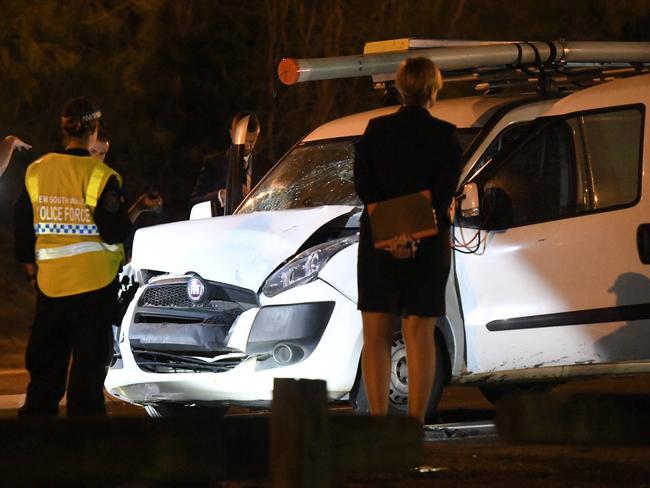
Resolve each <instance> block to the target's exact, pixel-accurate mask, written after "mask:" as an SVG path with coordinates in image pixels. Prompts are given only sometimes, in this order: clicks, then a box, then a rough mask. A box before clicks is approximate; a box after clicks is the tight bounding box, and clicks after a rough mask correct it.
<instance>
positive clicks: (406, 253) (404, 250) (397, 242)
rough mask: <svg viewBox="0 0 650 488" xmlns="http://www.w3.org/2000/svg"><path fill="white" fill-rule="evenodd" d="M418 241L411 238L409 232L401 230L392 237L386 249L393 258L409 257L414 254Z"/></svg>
mask: <svg viewBox="0 0 650 488" xmlns="http://www.w3.org/2000/svg"><path fill="white" fill-rule="evenodd" d="M417 244H418V241H417V240H416V239H413V238H412V237H411V235H410V234H408V233H406V232H403V233H401V234H400V235H399V236H397V237H394V238H393V240H392V241H391V243H390V245H389V246H388V247H387V248H386V251H388V252H389V253H390V255H391V256H393V257H394V258H395V259H409V258H412V257H413V256H415V251H417V248H418V246H417Z"/></svg>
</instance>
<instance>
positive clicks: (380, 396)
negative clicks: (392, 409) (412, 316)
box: [361, 312, 395, 415]
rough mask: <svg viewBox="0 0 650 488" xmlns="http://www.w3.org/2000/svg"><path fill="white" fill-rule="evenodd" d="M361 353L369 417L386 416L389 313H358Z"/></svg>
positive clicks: (390, 337)
mask: <svg viewBox="0 0 650 488" xmlns="http://www.w3.org/2000/svg"><path fill="white" fill-rule="evenodd" d="M361 316H362V318H363V352H362V354H361V366H362V369H363V381H364V383H365V385H366V395H367V396H368V405H369V406H370V413H371V414H372V415H387V414H388V388H389V384H390V361H391V358H390V346H391V343H392V342H393V335H394V323H395V322H394V320H395V317H394V316H393V315H392V314H389V313H382V312H362V313H361Z"/></svg>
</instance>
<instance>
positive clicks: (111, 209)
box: [14, 148, 131, 263]
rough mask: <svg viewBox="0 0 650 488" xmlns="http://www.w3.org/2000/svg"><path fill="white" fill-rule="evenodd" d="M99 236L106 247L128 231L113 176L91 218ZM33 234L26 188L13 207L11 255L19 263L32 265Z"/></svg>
mask: <svg viewBox="0 0 650 488" xmlns="http://www.w3.org/2000/svg"><path fill="white" fill-rule="evenodd" d="M63 153H64V154H70V155H72V156H90V153H89V152H88V151H86V150H85V149H78V148H75V149H66V150H65V151H63ZM93 217H94V219H95V223H96V224H97V228H98V229H99V236H100V237H101V238H102V241H104V242H106V243H107V244H118V243H122V242H124V240H125V239H126V237H127V236H128V235H129V232H130V230H131V221H130V220H129V215H128V208H127V207H126V202H125V201H124V196H123V194H122V190H121V188H120V185H119V183H118V181H117V178H116V177H115V176H111V177H110V178H109V179H108V182H107V183H106V186H105V187H104V191H102V194H101V195H100V196H99V201H98V203H97V207H96V208H95V212H94V215H93ZM35 246H36V234H35V233H34V209H33V207H32V202H31V200H30V198H29V194H28V193H27V187H23V191H22V193H21V194H20V196H19V197H18V200H16V203H15V204H14V252H15V257H16V260H17V261H19V262H21V263H33V262H35V252H34V251H35V249H34V248H35Z"/></svg>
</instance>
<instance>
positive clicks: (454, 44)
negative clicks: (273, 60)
mask: <svg viewBox="0 0 650 488" xmlns="http://www.w3.org/2000/svg"><path fill="white" fill-rule="evenodd" d="M413 51H417V55H418V56H424V57H428V58H430V59H431V60H433V61H435V62H436V64H437V65H438V66H439V67H440V69H441V70H442V72H443V76H444V78H445V82H446V83H449V82H460V81H464V82H474V83H475V84H476V87H477V88H479V89H491V88H498V87H503V86H516V85H527V86H530V85H531V83H537V84H538V88H539V90H540V91H542V92H545V91H546V89H547V87H549V86H551V85H553V86H555V87H563V86H567V85H572V86H578V87H582V86H588V85H591V84H596V83H600V82H602V81H604V80H606V79H611V78H613V77H623V76H630V75H633V74H638V73H641V72H648V71H650V42H614V41H612V42H610V41H565V40H559V41H531V42H529V41H474V40H443V39H408V38H407V39H393V40H388V41H377V42H369V43H366V45H365V47H364V53H363V54H360V55H353V56H337V57H330V58H311V59H294V58H285V59H283V60H282V61H280V63H279V65H278V77H279V78H280V80H281V81H282V82H283V83H284V84H286V85H293V84H295V83H302V82H305V81H313V80H327V79H338V78H352V77H360V76H372V78H373V82H375V84H376V86H378V87H384V86H385V84H386V83H387V82H388V83H390V82H392V81H393V80H394V77H395V71H396V70H397V67H398V66H399V63H400V62H401V61H402V60H403V59H405V58H408V57H411V56H413V55H414V54H415V53H414V52H413Z"/></svg>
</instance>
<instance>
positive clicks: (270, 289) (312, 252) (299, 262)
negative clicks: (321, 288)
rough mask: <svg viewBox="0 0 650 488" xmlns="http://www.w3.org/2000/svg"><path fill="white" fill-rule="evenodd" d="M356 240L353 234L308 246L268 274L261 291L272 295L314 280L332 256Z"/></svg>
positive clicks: (356, 237)
mask: <svg viewBox="0 0 650 488" xmlns="http://www.w3.org/2000/svg"><path fill="white" fill-rule="evenodd" d="M358 241H359V236H358V235H354V236H349V237H343V238H341V239H336V240H334V241H328V242H324V243H323V244H319V245H318V246H314V247H310V248H309V249H307V250H306V251H303V252H301V253H300V254H298V255H297V256H296V257H295V258H293V259H292V260H291V261H289V262H288V263H287V264H285V265H284V266H282V267H281V268H280V269H278V270H277V271H276V272H275V273H273V274H272V275H271V276H269V278H268V279H267V280H266V282H265V283H264V286H262V293H264V294H265V295H266V296H267V297H274V296H275V295H277V294H278V293H280V292H283V291H285V290H288V289H289V288H293V287H294V286H298V285H304V284H305V283H309V282H310V281H314V280H315V279H316V278H317V277H318V273H319V272H320V270H321V269H323V267H324V266H325V265H326V264H327V261H329V260H330V258H331V257H332V256H334V255H335V254H336V253H337V252H339V251H341V250H342V249H345V248H346V247H348V246H350V245H352V244H354V243H356V242H358Z"/></svg>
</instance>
